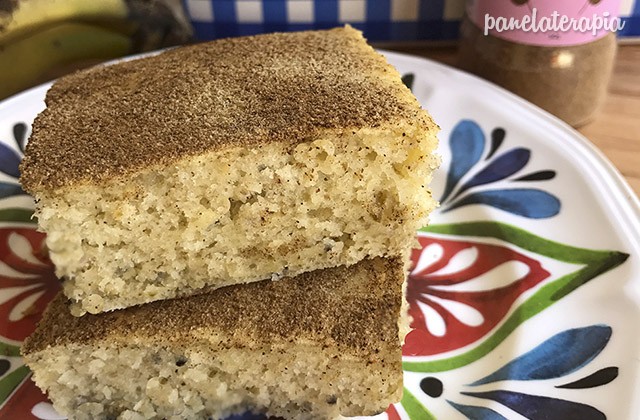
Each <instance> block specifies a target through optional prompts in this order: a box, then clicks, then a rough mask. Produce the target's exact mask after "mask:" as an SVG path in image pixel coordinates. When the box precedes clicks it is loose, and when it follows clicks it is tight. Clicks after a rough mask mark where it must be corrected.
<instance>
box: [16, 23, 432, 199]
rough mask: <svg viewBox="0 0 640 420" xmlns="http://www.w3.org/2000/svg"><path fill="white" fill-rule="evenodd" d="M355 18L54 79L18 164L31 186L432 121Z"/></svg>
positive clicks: (50, 185) (106, 176) (64, 183)
mask: <svg viewBox="0 0 640 420" xmlns="http://www.w3.org/2000/svg"><path fill="white" fill-rule="evenodd" d="M391 72H395V70H393V68H392V67H391V66H389V64H387V62H386V60H385V59H384V58H383V57H382V56H381V55H380V54H378V53H376V52H375V51H374V50H373V49H372V48H371V47H369V46H368V45H367V44H366V42H365V40H364V38H363V37H362V35H361V33H360V32H359V31H356V30H355V29H353V28H351V27H348V26H347V27H344V28H337V29H332V30H328V31H311V32H298V33H276V34H268V35H259V36H253V37H244V38H230V39H223V40H218V41H214V42H209V43H206V44H199V45H195V46H190V47H184V48H177V49H174V50H170V51H167V52H164V53H162V54H160V55H157V56H154V57H148V58H143V59H139V60H134V61H127V62H123V63H119V64H115V65H111V66H101V67H97V68H93V69H90V70H86V71H81V72H78V73H75V74H72V75H70V76H66V77H63V78H61V79H60V80H58V81H57V82H56V83H55V84H54V85H53V87H52V88H51V89H50V90H49V92H48V93H47V97H46V104H47V109H46V110H45V111H43V112H42V113H41V114H40V115H39V116H38V117H37V118H36V120H35V122H34V125H33V133H32V135H31V139H30V141H29V144H28V146H27V152H26V156H25V159H24V161H23V163H22V166H21V174H22V176H21V182H22V185H23V186H24V188H25V190H26V191H28V192H31V193H34V192H35V191H41V190H43V189H45V190H49V189H55V188H58V187H62V186H67V185H74V184H77V183H80V182H90V183H99V182H100V181H104V180H107V179H110V178H112V177H117V176H121V175H125V174H127V173H130V172H132V171H136V170H139V169H142V168H145V167H149V166H151V165H162V164H167V163H171V162H174V161H176V160H177V159H180V158H182V157H187V156H193V155H197V154H200V153H202V152H205V151H215V150H218V149H220V148H222V147H226V146H252V147H259V146H260V144H264V143H266V142H290V143H292V144H296V143H299V142H303V141H308V140H309V139H313V138H314V137H315V136H317V135H318V133H319V132H321V130H327V129H329V130H350V129H357V128H362V127H376V126H379V125H380V124H383V123H389V122H391V123H393V122H394V121H399V120H404V119H408V120H413V121H414V123H416V124H421V125H423V126H424V127H426V128H434V127H435V124H433V122H432V121H431V119H430V118H429V117H428V115H427V114H426V113H425V112H423V111H421V110H420V106H419V104H418V103H417V101H416V99H415V98H414V97H413V96H412V95H411V94H410V92H409V91H408V89H407V88H406V87H404V86H403V85H402V83H401V82H400V81H399V78H397V77H394V78H392V77H388V76H390V73H391Z"/></svg>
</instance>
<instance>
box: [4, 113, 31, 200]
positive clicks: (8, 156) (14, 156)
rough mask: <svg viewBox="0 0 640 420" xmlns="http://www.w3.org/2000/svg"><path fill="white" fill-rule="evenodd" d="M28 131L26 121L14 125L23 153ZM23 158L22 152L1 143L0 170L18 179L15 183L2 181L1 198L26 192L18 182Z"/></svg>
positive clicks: (15, 134)
mask: <svg viewBox="0 0 640 420" xmlns="http://www.w3.org/2000/svg"><path fill="white" fill-rule="evenodd" d="M27 132H28V127H27V125H26V124H25V123H22V122H18V123H15V124H14V125H13V139H14V141H15V143H16V145H17V146H18V149H19V150H20V152H22V153H24V147H25V143H26V141H27ZM21 160H22V156H21V155H20V154H18V153H16V152H15V151H14V150H13V149H12V148H11V147H9V146H7V145H6V144H4V143H0V172H2V173H4V174H5V175H8V176H10V177H11V178H15V180H16V181H15V183H13V182H2V181H0V198H5V197H11V196H14V195H23V194H26V193H25V192H24V191H23V190H22V188H21V187H20V184H19V183H18V178H20V169H19V167H20V161H21Z"/></svg>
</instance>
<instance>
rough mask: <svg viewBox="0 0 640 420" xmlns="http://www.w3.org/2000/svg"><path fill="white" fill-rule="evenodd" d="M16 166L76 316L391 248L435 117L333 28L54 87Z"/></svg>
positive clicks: (410, 227)
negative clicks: (18, 165)
mask: <svg viewBox="0 0 640 420" xmlns="http://www.w3.org/2000/svg"><path fill="white" fill-rule="evenodd" d="M46 104H47V108H46V110H45V111H43V112H42V113H41V114H40V115H39V116H38V117H37V118H36V120H35V122H34V125H33V132H32V135H31V138H30V141H29V144H28V146H27V150H26V154H25V158H24V161H23V163H22V165H21V174H22V175H21V182H22V184H23V186H24V189H25V190H26V191H28V192H29V193H31V194H33V195H34V196H35V198H36V201H37V210H36V214H37V216H38V222H39V225H40V228H41V229H42V230H44V231H45V232H47V234H48V236H47V246H48V248H49V251H50V254H51V259H52V261H53V262H54V263H55V265H56V270H57V274H58V275H59V276H64V277H66V278H67V281H66V282H65V284H64V291H65V294H66V295H67V296H68V297H69V298H70V299H71V300H72V301H73V302H74V303H73V305H72V310H73V312H74V313H75V314H76V315H81V314H82V313H84V312H91V313H98V312H102V311H108V310H112V309H116V308H123V307H127V306H132V305H135V304H140V303H144V302H150V301H153V300H158V299H165V298H171V297H176V296H180V295H188V294H194V293H198V292H200V291H202V290H204V289H207V288H217V287H222V286H225V285H230V284H236V283H244V282H251V281H257V280H261V279H265V278H279V277H280V276H283V275H291V276H293V275H296V274H298V273H302V272H306V271H310V270H314V269H319V268H327V267H332V266H338V265H350V264H354V263H356V262H358V261H360V260H362V259H363V258H365V257H367V256H370V257H375V256H383V255H400V254H404V253H405V252H407V250H408V249H409V248H410V247H411V246H412V244H413V240H414V235H415V230H416V229H418V228H420V227H422V226H423V225H424V224H426V222H427V218H428V214H429V212H430V211H431V210H432V208H433V207H434V205H435V202H434V200H433V199H432V198H431V194H430V192H429V189H428V183H429V181H430V178H431V173H432V171H433V170H434V169H435V167H436V166H437V159H436V158H435V157H434V156H432V152H433V150H434V149H435V147H436V138H435V135H436V132H437V126H436V125H435V124H434V123H433V121H432V119H431V118H430V116H429V115H428V114H427V112H426V111H424V110H423V109H421V107H420V105H419V103H418V102H417V100H416V99H415V97H414V96H413V95H412V94H411V92H410V91H409V89H407V88H406V87H405V86H404V84H403V83H402V81H401V79H400V75H399V74H398V72H397V71H396V70H395V69H394V68H393V67H392V66H391V65H389V64H388V63H387V62H386V60H385V59H384V57H382V56H381V55H380V54H378V53H376V52H375V51H374V50H373V49H372V48H371V47H370V46H368V45H367V43H366V41H365V40H364V38H363V37H362V35H361V33H360V32H358V31H356V30H354V29H352V28H351V27H348V26H347V27H344V28H338V29H332V30H328V31H311V32H299V33H279V34H269V35H260V36H254V37H245V38H232V39H224V40H219V41H214V42H210V43H206V44H199V45H194V46H189V47H183V48H177V49H173V50H170V51H167V52H164V53H162V54H159V55H156V56H153V57H147V58H143V59H139V60H133V61H127V62H122V63H118V64H114V65H111V66H102V67H97V68H93V69H90V70H87V71H82V72H78V73H75V74H72V75H70V76H67V77H64V78H62V79H60V80H58V81H57V82H56V83H55V84H54V85H53V87H52V88H51V89H50V90H49V92H48V93H47V97H46Z"/></svg>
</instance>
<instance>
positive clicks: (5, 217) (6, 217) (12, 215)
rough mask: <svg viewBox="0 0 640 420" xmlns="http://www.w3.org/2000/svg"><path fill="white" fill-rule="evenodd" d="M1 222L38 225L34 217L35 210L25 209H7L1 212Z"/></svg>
mask: <svg viewBox="0 0 640 420" xmlns="http://www.w3.org/2000/svg"><path fill="white" fill-rule="evenodd" d="M0 221H2V222H22V223H33V224H36V223H38V221H37V219H36V218H35V217H34V216H33V210H28V209H24V208H7V209H1V210H0Z"/></svg>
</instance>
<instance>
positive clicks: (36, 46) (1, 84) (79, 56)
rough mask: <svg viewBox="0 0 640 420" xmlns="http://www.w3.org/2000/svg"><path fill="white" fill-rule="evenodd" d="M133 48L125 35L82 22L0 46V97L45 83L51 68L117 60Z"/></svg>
mask: <svg viewBox="0 0 640 420" xmlns="http://www.w3.org/2000/svg"><path fill="white" fill-rule="evenodd" d="M132 48H133V41H132V40H131V38H129V37H127V36H126V35H122V34H120V33H116V32H112V31H110V30H108V29H105V28H102V27H97V26H94V25H88V24H83V23H62V24H60V25H56V26H52V27H47V28H45V29H43V30H41V31H38V32H35V33H32V34H29V36H27V37H24V38H21V39H17V40H13V41H12V42H9V43H0V98H4V97H7V96H9V95H12V94H13V93H16V92H19V91H21V90H23V89H25V88H27V87H30V86H33V85H34V83H35V82H36V81H45V80H42V78H43V76H44V75H46V74H48V72H49V71H50V70H51V69H53V68H56V67H59V66H64V65H67V64H70V63H74V62H77V61H82V60H90V59H93V60H108V59H112V58H116V57H120V56H123V55H126V54H130V53H131V52H132ZM39 79H40V80H39Z"/></svg>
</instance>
